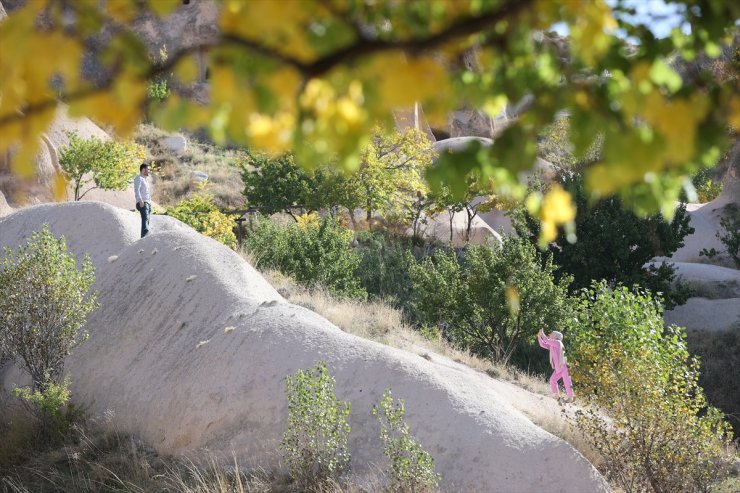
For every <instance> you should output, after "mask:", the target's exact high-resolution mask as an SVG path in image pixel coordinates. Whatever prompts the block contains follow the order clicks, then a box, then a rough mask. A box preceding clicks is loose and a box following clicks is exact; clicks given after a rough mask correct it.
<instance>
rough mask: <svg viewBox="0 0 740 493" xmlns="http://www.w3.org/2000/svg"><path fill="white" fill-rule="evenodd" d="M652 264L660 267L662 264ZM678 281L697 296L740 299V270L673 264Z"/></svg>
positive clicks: (707, 265) (703, 265) (704, 265)
mask: <svg viewBox="0 0 740 493" xmlns="http://www.w3.org/2000/svg"><path fill="white" fill-rule="evenodd" d="M650 264H652V265H654V266H655V267H658V266H659V265H660V262H651V263H650ZM671 264H672V265H673V267H674V269H675V271H676V280H677V281H681V282H683V283H685V284H687V285H688V286H689V287H690V288H691V289H692V290H694V292H695V293H696V295H697V296H701V297H703V298H709V299H722V298H740V270H737V269H730V268H727V267H720V266H717V265H709V264H695V263H686V262H671Z"/></svg>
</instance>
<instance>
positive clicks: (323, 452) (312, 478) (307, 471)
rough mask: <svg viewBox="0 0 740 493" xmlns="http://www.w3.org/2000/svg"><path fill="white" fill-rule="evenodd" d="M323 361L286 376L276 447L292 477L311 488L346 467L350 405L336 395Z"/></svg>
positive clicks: (348, 459) (341, 471)
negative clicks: (284, 414) (282, 426)
mask: <svg viewBox="0 0 740 493" xmlns="http://www.w3.org/2000/svg"><path fill="white" fill-rule="evenodd" d="M335 386H336V382H335V381H334V377H332V376H331V375H330V374H329V370H328V368H327V367H326V363H324V362H323V361H319V362H318V363H317V364H316V368H314V369H312V370H298V371H296V372H295V373H294V374H293V375H290V376H288V377H287V378H286V381H285V393H286V395H287V397H288V426H287V428H286V430H285V433H284V434H283V441H282V442H281V444H280V447H281V449H282V451H283V457H284V459H285V463H286V465H287V466H288V470H289V471H290V475H291V477H292V478H293V480H294V481H296V482H297V483H298V485H300V486H301V487H303V488H305V489H312V488H315V487H317V486H320V485H321V484H322V483H325V482H326V480H328V479H335V480H336V479H338V478H340V477H341V476H342V475H343V474H344V473H346V472H347V471H348V470H349V465H350V454H349V450H348V448H347V437H348V436H349V432H350V426H349V423H348V422H347V418H348V417H349V412H350V408H351V405H350V403H349V402H343V401H340V400H339V399H337V397H336V395H335V394H334V388H335Z"/></svg>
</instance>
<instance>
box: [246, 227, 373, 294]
mask: <svg viewBox="0 0 740 493" xmlns="http://www.w3.org/2000/svg"><path fill="white" fill-rule="evenodd" d="M352 236H353V235H352V231H350V230H348V229H346V228H343V227H342V226H340V225H339V224H338V223H337V222H336V221H335V220H334V219H332V218H329V217H327V218H324V219H322V220H321V221H320V222H312V221H303V222H302V224H291V225H289V226H285V227H283V226H278V225H277V224H275V223H274V222H272V221H270V220H267V219H261V220H259V221H258V222H257V224H256V226H255V229H254V231H253V232H252V233H251V234H250V235H249V236H248V237H247V240H246V241H245V248H246V249H247V250H248V251H249V252H250V253H251V254H252V255H253V256H254V258H256V259H257V265H258V267H260V268H262V269H276V270H279V271H280V272H282V273H283V274H287V275H290V276H292V277H294V278H295V279H296V280H297V281H298V282H299V283H301V284H303V285H306V286H309V287H314V286H324V287H326V288H327V289H328V290H329V291H330V292H331V293H333V294H335V295H337V296H341V297H347V298H355V299H365V298H367V293H366V292H365V290H364V289H363V288H362V287H361V286H360V283H359V281H358V279H357V278H356V277H355V276H354V273H355V271H356V270H357V268H358V266H359V265H360V256H359V254H358V253H357V252H355V251H354V250H352V248H351V246H350V241H351V240H352Z"/></svg>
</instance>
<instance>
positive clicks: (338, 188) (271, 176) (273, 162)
mask: <svg viewBox="0 0 740 493" xmlns="http://www.w3.org/2000/svg"><path fill="white" fill-rule="evenodd" d="M434 154H435V153H434V149H433V147H432V145H431V143H430V142H429V140H428V139H427V138H426V136H425V135H424V134H423V133H422V132H420V131H418V130H415V129H409V130H406V131H404V132H394V133H392V134H390V135H383V134H381V133H380V131H378V132H376V134H375V135H374V137H373V139H372V140H371V142H370V143H369V144H368V145H367V146H365V147H364V148H363V152H362V155H361V157H360V160H359V165H358V168H357V170H355V171H354V172H351V173H349V172H348V173H341V172H339V171H338V170H336V168H334V167H332V166H319V167H316V168H312V169H308V170H307V169H304V168H303V167H301V166H299V165H298V164H297V163H296V160H295V156H294V155H293V154H291V153H286V154H281V155H279V156H277V157H272V156H269V155H266V154H258V153H249V154H248V155H247V156H246V158H245V159H244V160H243V161H242V162H241V163H240V168H241V170H242V181H243V182H244V185H245V187H244V196H245V197H246V199H247V203H249V204H250V205H255V206H258V207H260V209H261V211H262V212H263V213H265V214H273V213H275V212H285V213H287V214H290V215H291V216H292V217H293V219H295V218H296V217H297V215H299V214H302V213H307V212H313V211H318V210H321V209H324V210H329V211H330V212H331V213H332V214H335V213H336V212H337V210H338V208H340V207H341V208H344V209H345V210H347V211H348V213H349V215H350V217H351V219H352V221H353V222H354V221H355V217H354V211H355V209H357V208H358V207H362V208H363V209H364V210H365V213H366V220H367V222H368V224H370V223H371V221H372V219H373V216H374V213H376V212H379V213H380V214H381V215H383V216H384V217H385V218H387V219H389V220H392V221H393V220H395V221H400V222H402V223H404V224H407V225H411V226H414V227H415V231H417V229H418V225H419V221H420V220H421V215H422V213H423V212H424V211H425V210H426V207H422V208H421V209H420V208H419V203H420V201H419V200H418V197H420V196H425V195H427V194H428V189H427V187H426V184H425V182H424V172H425V170H426V169H427V168H428V167H429V166H430V165H431V162H432V159H433V157H434Z"/></svg>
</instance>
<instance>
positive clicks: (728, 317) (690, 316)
mask: <svg viewBox="0 0 740 493" xmlns="http://www.w3.org/2000/svg"><path fill="white" fill-rule="evenodd" d="M663 318H664V320H665V322H666V324H675V325H680V326H682V327H686V328H687V329H689V330H712V331H722V330H730V329H737V330H740V298H725V299H714V300H712V299H709V298H698V297H697V298H689V299H688V301H687V302H686V303H685V304H683V305H681V306H677V307H676V308H674V309H673V310H667V311H666V312H665V313H664V314H663Z"/></svg>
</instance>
